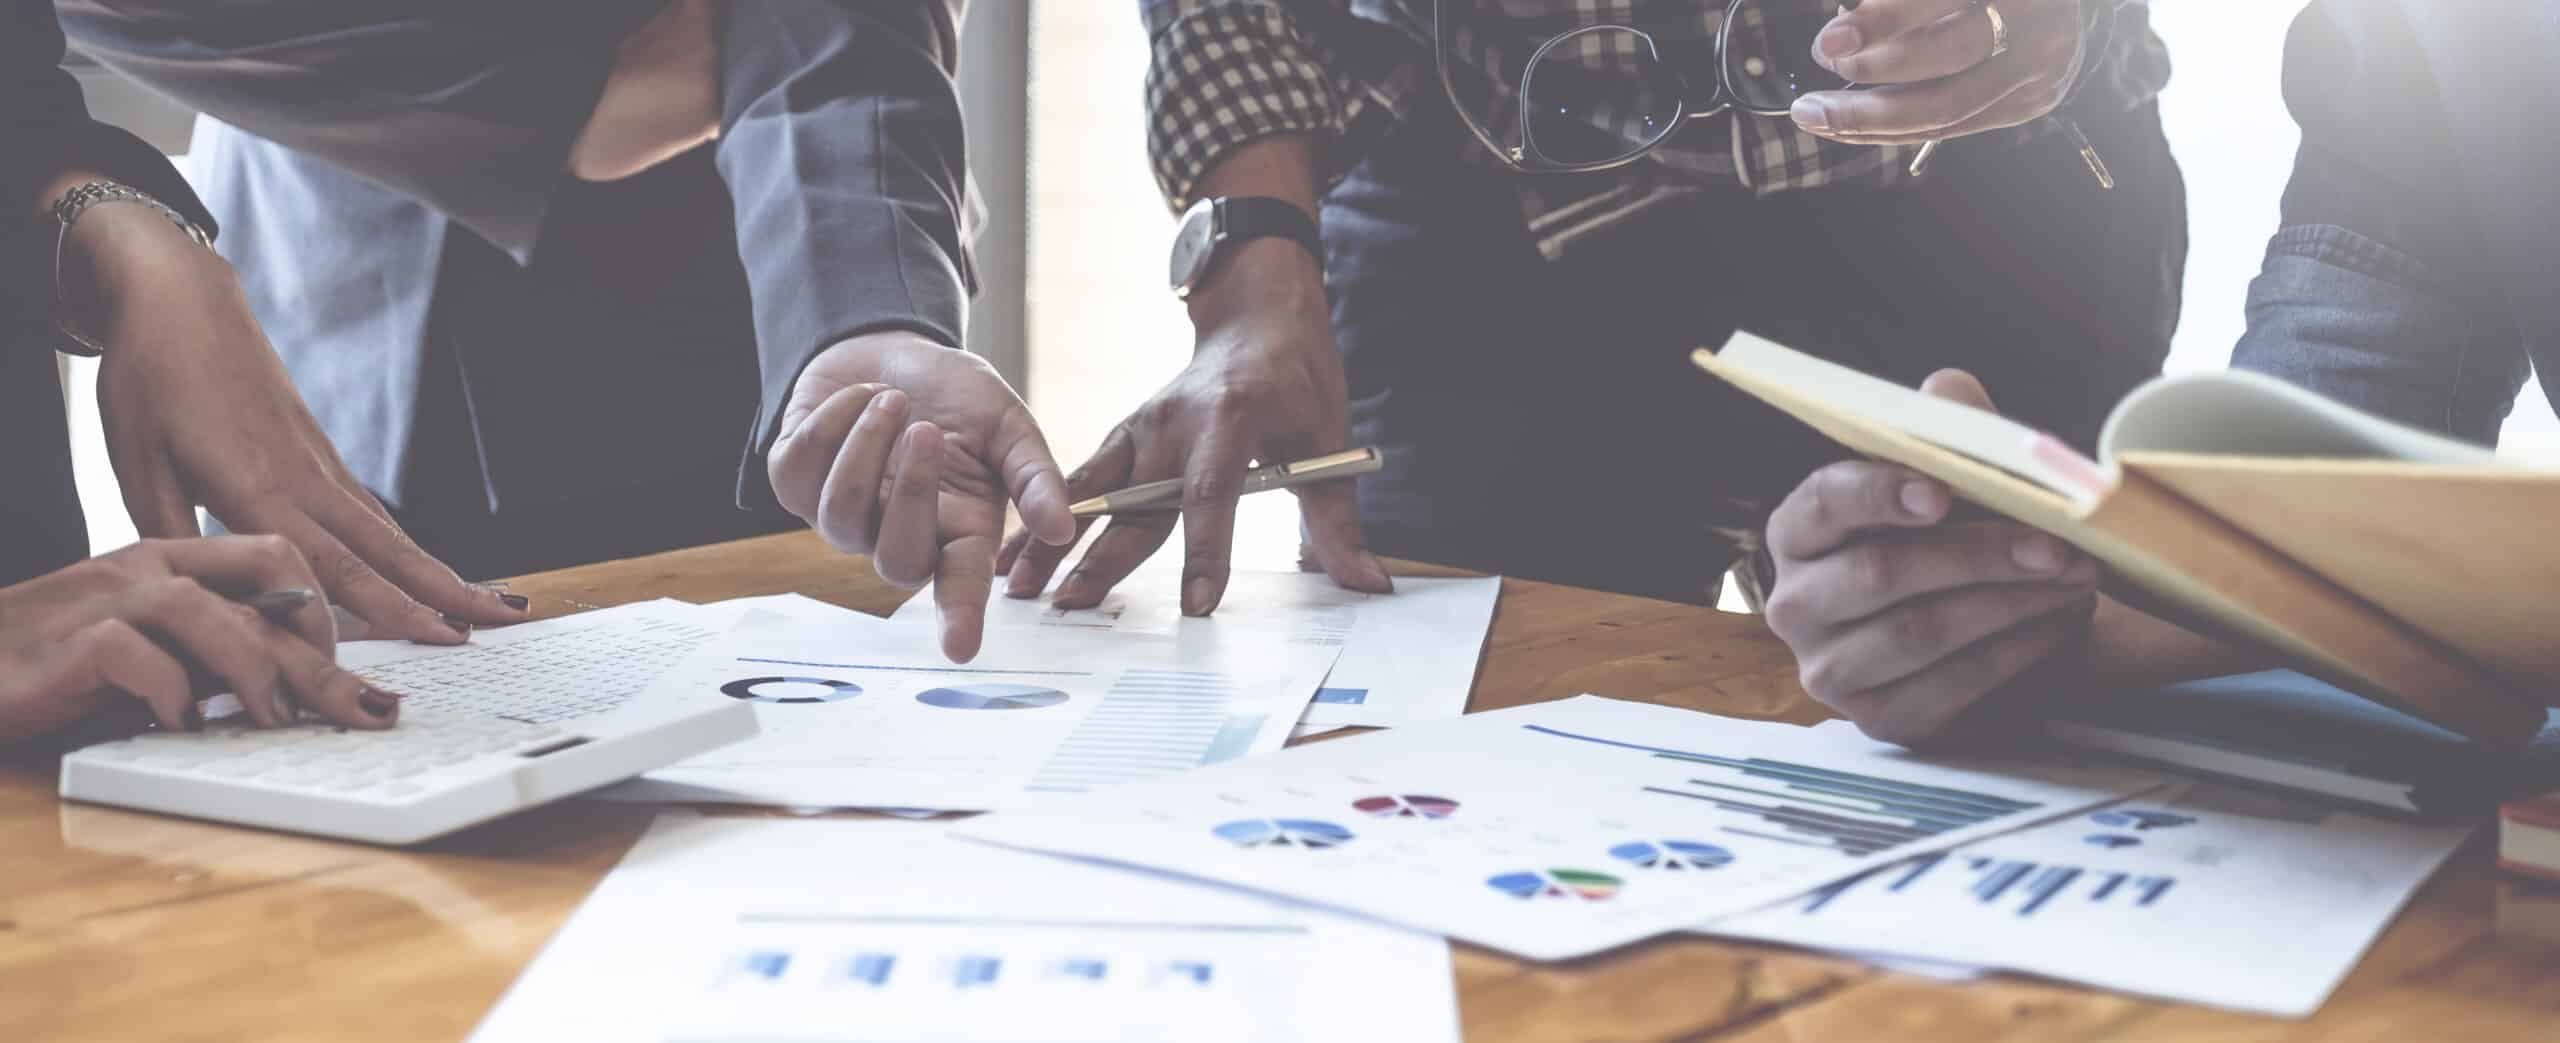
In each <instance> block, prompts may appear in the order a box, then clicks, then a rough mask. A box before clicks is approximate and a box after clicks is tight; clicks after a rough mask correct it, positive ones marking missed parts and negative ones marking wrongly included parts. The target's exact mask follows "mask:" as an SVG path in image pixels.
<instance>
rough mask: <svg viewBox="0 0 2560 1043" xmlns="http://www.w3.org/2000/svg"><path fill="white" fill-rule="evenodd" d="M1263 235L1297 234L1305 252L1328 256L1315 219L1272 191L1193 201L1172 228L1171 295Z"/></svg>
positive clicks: (1186, 290)
mask: <svg viewBox="0 0 2560 1043" xmlns="http://www.w3.org/2000/svg"><path fill="white" fill-rule="evenodd" d="M1264 236H1279V237H1281V238H1285V239H1293V240H1296V241H1297V243H1298V245H1300V246H1303V247H1306V248H1307V253H1309V254H1311V255H1313V256H1315V257H1316V258H1318V259H1322V258H1323V257H1324V240H1323V239H1322V238H1321V237H1320V236H1318V235H1317V233H1316V219H1315V218H1313V217H1309V216H1307V212H1306V211H1304V210H1301V209H1298V206H1297V204H1295V203H1291V202H1289V201H1287V200H1283V199H1273V198H1271V197H1269V196H1221V197H1219V198H1216V199H1203V200H1201V201H1199V202H1197V203H1193V204H1191V209H1189V210H1187V211H1184V212H1183V214H1182V227H1181V228H1180V229H1177V230H1176V231H1175V232H1174V233H1173V266H1172V272H1171V275H1172V282H1173V295H1174V296H1176V297H1184V298H1188V297H1190V296H1191V291H1193V290H1196V289H1199V288H1200V285H1201V284H1202V283H1205V282H1207V281H1209V273H1210V272H1212V271H1215V270H1217V267H1218V260H1219V259H1220V258H1221V257H1223V256H1225V254H1226V253H1227V252H1228V251H1229V250H1232V249H1234V248H1235V247H1236V246H1238V245H1241V244H1243V243H1244V242H1246V241H1248V240H1252V239H1260V238H1262V237H1264Z"/></svg>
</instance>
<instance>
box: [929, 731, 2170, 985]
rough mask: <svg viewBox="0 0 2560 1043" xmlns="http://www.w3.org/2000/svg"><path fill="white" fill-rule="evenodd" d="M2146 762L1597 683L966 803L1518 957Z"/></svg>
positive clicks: (2087, 791) (1942, 839)
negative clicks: (2039, 753)
mask: <svg viewBox="0 0 2560 1043" xmlns="http://www.w3.org/2000/svg"><path fill="white" fill-rule="evenodd" d="M2160 781H2161V780H2160V779H2159V777H2157V776H2154V775H2151V774H2148V773H2142V772H2135V771H2132V770H2129V769H2121V768H2113V767H2084V766H2076V765H2071V764H2066V763H2060V762H2055V761H2048V760H2038V759H2028V758H2024V757H2020V758H2010V759H2000V760H1993V759H1986V758H1973V759H1965V760H1957V759H1941V758H1932V757H1926V756H1922V755H1919V754H1915V753H1912V752H1909V751H1906V750H1902V749H1900V748H1898V747H1893V746H1889V745H1886V744H1883V743H1878V742H1873V741H1870V740H1868V739H1866V738H1865V737H1863V736H1860V735H1858V734H1857V733H1856V732H1855V731H1848V732H1842V731H1838V730H1833V729H1807V728H1799V727H1795V726H1792V725H1786V724H1776V723H1768V722H1753V721H1742V720H1735V719H1731V718H1724V717H1716V716H1711V715H1708V714H1703V713H1696V712H1693V711H1688V710H1680V709H1675V708H1672V707H1664V706H1652V705H1646V704H1640V703H1628V702H1619V701H1616V700H1611V699H1602V698H1599V697H1596V696H1582V697H1580V698H1575V699H1569V700H1564V701H1560V702H1549V703H1539V704H1536V705H1532V706H1523V707H1518V708H1514V709H1508V710H1497V711H1492V712H1489V713H1478V714H1472V715H1469V716H1466V717H1461V718H1458V719H1456V720H1451V721H1443V722H1439V723H1436V724H1427V725H1415V726H1412V727H1406V728H1398V729H1395V730H1392V731H1384V732H1375V733H1371V734H1367V735H1357V736H1352V737H1349V738H1343V739H1336V740H1332V741H1329V742H1323V743H1317V744H1314V745H1309V746H1301V747H1297V748H1294V749H1290V750H1286V751H1283V752H1281V753H1277V754H1273V755H1271V756H1267V757H1256V758H1253V759H1251V760H1248V761H1242V762H1238V763H1233V764H1225V765H1219V766H1216V767H1211V768H1204V769H1201V770H1199V771H1195V772H1192V773H1189V774H1186V775H1183V776H1181V777H1179V778H1171V779H1162V780H1158V781H1154V782H1143V783H1135V784H1131V785H1127V786H1120V787H1115V788H1113V789H1111V790H1109V791H1108V792H1101V793H1093V794H1087V795H1085V796H1082V797H1078V798H1075V799H1073V800H1068V801H1062V802H1060V803H1058V804H1056V805H1053V806H1050V807H1046V808H1043V809H1040V810H1037V811H1024V812H1006V813H1000V814H996V815H991V816H986V817H983V818H979V819H973V820H970V821H965V822H961V823H957V824H956V826H955V830H956V832H958V833H959V834H960V835H962V836H966V837H970V838H973V839H979V840H985V841H989V842H992V843H996V844H1001V845H1005V846H1008V847H1016V848H1025V849H1031V850H1039V851H1047V852H1052V853H1059V854H1067V855H1074V856H1079V857H1086V858H1096V859H1104V860H1108V861H1113V862H1121V863H1127V864H1132V865H1139V866H1145V867H1148V868H1152V869H1160V870H1165V871H1169V872H1176V873H1182V874H1187V875H1191V876H1199V877H1206V878H1209V879H1212V880H1217V881H1221V882H1224V883H1230V884H1236V885H1240V886H1244V887H1249V888H1254V889H1256V890H1262V891H1268V892H1272V893H1276V894H1281V895H1285V896H1288V897H1291V898H1296V899H1301V900H1306V901H1312V902H1317V903H1320V904H1324V905H1330V906H1336V907H1340V908H1343V909H1349V910H1354V911H1357V912H1361V913H1366V914H1368V915H1371V916H1375V917H1378V918H1380V919H1384V920H1388V921H1391V922H1395V923H1401V924H1404V925H1406V926H1409V927H1414V928H1417V929H1421V930H1428V931H1434V932H1438V933H1442V934H1446V935H1449V936H1452V937H1456V938H1463V939H1466V940H1468V941H1472V942H1476V943H1479V944H1482V945H1486V946H1489V947H1492V948H1496V949H1501V950H1504V951H1506V952H1510V953H1515V954H1518V955H1521V956H1526V957H1530V958H1532V959H1563V958H1567V957H1573V956H1580V955H1584V954H1587V953H1592V952H1597V951H1600V950H1602V949H1607V948H1610V947H1613V946H1617V945H1622V944H1625V943H1627V942H1632V941H1636V940H1639V939H1642V938H1646V937H1650V936H1653V935H1656V934H1661V933H1663V932H1666V931H1673V930H1683V929H1687V928H1689V927H1691V926H1694V925H1695V924H1697V923H1698V922H1700V920H1701V919H1702V918H1706V917H1713V916H1718V915H1723V914H1729V913H1736V912H1742V911H1745V910H1749V909H1754V908H1758V907H1760V906H1764V905H1768V904H1770V903H1773V902H1778V901H1782V900H1784V899H1786V898H1788V897H1790V896H1792V895H1798V894H1802V893H1804V892H1806V891H1808V890H1811V889H1813V888H1815V887H1819V886H1822V885H1824V884H1827V883H1830V882H1832V881H1835V880H1839V879H1841V878H1843V877H1847V876H1850V875H1852V874H1855V873H1857V872H1859V871H1861V870H1866V869H1871V868H1874V867H1876V866H1880V865H1884V864H1887V863H1890V862H1893V861H1896V860H1899V859H1901V858H1903V857H1906V856H1908V855H1912V854H1918V853H1922V852H1927V851H1936V850H1943V849H1946V848H1950V847H1955V846H1957V845H1960V844H1963V843H1965V842H1967V841H1971V840H1977V839H1981V838H1983V837H1986V836H1990V835H1994V834H1998V833H2003V832H2007V831H2009V830H2013V829H2016V828H2019V827H2021V826H2025V825H2028V824H2031V823H2034V822H2039V821H2043V820H2045V819H2050V818H2054V817H2057V816H2062V815H2067V814H2072V813H2075V812H2079V811H2082V810H2084V809H2086V808H2089V807H2093V806H2095V805H2098V804H2102V803H2106V802H2109V801H2113V800H2116V799H2119V798H2122V797H2126V796H2130V795H2133V794H2136V793H2140V792H2143V791H2147V790H2149V789H2152V788H2154V787H2156V786H2157V785H2158V784H2159V783H2160Z"/></svg>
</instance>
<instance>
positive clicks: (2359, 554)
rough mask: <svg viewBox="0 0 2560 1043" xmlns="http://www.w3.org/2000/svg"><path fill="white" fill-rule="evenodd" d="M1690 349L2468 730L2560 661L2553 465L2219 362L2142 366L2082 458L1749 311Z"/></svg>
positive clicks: (1971, 491)
mask: <svg viewBox="0 0 2560 1043" xmlns="http://www.w3.org/2000/svg"><path fill="white" fill-rule="evenodd" d="M1697 361H1698V364H1699V365H1700V366H1701V367H1702V368H1704V369H1706V370H1707V371H1708V372H1710V373H1712V374H1714V375H1716V376H1718V377H1720V378H1722V379H1724V380H1726V381H1727V382H1729V383H1732V384H1734V385H1735V386H1737V387H1739V388H1741V389H1743V390H1744V391H1747V392H1749V393H1751V394H1753V395H1755V396H1757V397H1759V398H1761V399H1763V400H1765V401H1767V402H1769V403H1770V404H1772V405H1774V406H1776V407H1778V408H1779V409H1782V410H1784V411H1786V412H1788V413H1790V414H1792V415H1794V416H1795V417H1796V418H1797V419H1799V420H1802V421H1804V422H1806V423H1807V424H1810V425H1812V426H1813V427H1815V428H1816V429H1818V430H1820V431H1822V432H1823V433H1825V434H1827V435H1829V436H1830V437H1832V438H1833V439H1835V440H1837V441H1839V442H1841V443H1842V444H1844V445H1846V446H1848V447H1850V448H1852V449H1855V450H1858V451H1860V452H1863V453H1866V454H1868V455H1870V456H1874V457H1878V458H1881V459H1884V460H1889V461H1892V462H1894V463H1899V464H1902V465H1904V466H1907V467H1911V468H1913V469H1915V470H1918V471H1921V472H1923V473H1926V474H1928V475H1930V476H1932V477H1935V478H1937V479H1939V480H1941V481H1944V482H1946V483H1947V485H1948V486H1949V487H1951V488H1952V489H1954V490H1955V491H1956V493H1957V494H1958V495H1960V496H1963V497H1964V498H1966V499H1969V500H1972V501H1974V502H1976V503H1978V504H1981V505H1982V506H1984V507H1986V508H1989V509H1991V510H1993V511H1996V512H1998V513H2001V514H2004V515H2007V516H2008V517H2010V518H2012V519H2015V520H2017V521H2019V522H2023V523H2025V524H2027V525H2031V526H2033V527H2035V528H2037V529H2041V530H2043V531H2045V532H2048V533H2051V534H2053V535H2055V536H2057V537H2060V538H2062V539H2063V540H2066V541H2068V542H2070V543H2071V544H2073V545H2074V546H2077V547H2078V548H2080V549H2081V550H2083V551H2085V552H2087V553H2089V554H2091V555H2093V556H2095V557H2096V558H2098V559H2099V560H2100V561H2102V562H2104V563H2106V565H2107V566H2108V567H2109V569H2110V573H2111V580H2110V590H2111V591H2117V592H2119V593H2120V596H2123V597H2125V598H2127V599H2128V600H2129V601H2131V602H2132V603H2134V604H2136V605H2137V606H2138V607H2142V608H2144V609H2146V610H2153V611H2155V613H2156V614H2161V615H2163V616H2164V618H2170V619H2172V620H2174V621H2176V622H2180V623H2182V624H2185V625H2189V626H2192V627H2194V628H2196V629H2199V630H2201V631H2203V632H2206V633H2209V634H2213V635H2216V636H2222V637H2227V638H2231V639H2235V640H2239V641H2243V642H2245V643H2248V644H2252V645H2256V646H2259V647H2262V648H2265V649H2268V650H2270V651H2273V652H2275V653H2277V654H2279V655H2281V656H2282V657H2283V658H2285V659H2286V660H2288V661H2291V662H2293V663H2296V664H2299V665H2300V666H2301V667H2302V668H2303V669H2304V670H2306V672H2310V673H2313V674H2316V675H2319V676H2322V677H2324V678H2325V679H2328V680H2331V681H2333V682H2335V683H2337V684H2339V685H2340V686H2342V687H2345V688H2348V689H2350V690H2352V691H2355V692H2357V693H2358V694H2362V695H2365V696H2367V697H2368V698H2373V699H2376V700H2378V701H2383V702H2386V703H2388V704H2390V705H2394V706H2398V707H2400V708H2402V709H2405V710H2407V711H2409V712H2411V713H2414V714H2416V715H2418V716H2421V717H2425V718H2427V719H2429V720H2433V721H2436V722H2438V723H2441V724H2443V725H2445V726H2446V727H2449V728H2452V729H2454V730H2456V731H2459V732H2462V733H2463V734H2466V735H2470V736H2473V737H2475V738H2478V739H2480V740H2482V741H2484V742H2491V743H2502V744H2510V745H2511V744H2516V743H2521V742H2523V741H2524V740H2525V739H2527V738H2529V737H2530V736H2531V735H2532V734H2533V733H2534V732H2535V730H2537V729H2538V728H2539V726H2540V724H2541V722H2542V717H2543V713H2542V710H2541V708H2540V706H2539V705H2538V704H2539V701H2540V700H2539V699H2538V698H2537V695H2536V693H2540V692H2545V691H2549V690H2551V689H2552V687H2553V682H2554V681H2560V643H2554V642H2550V641H2548V640H2547V638H2545V637H2544V635H2543V633H2542V631H2543V630H2544V629H2545V628H2544V627H2543V626H2542V625H2541V623H2540V617H2541V612H2540V606H2541V605H2542V603H2543V602H2545V601H2546V600H2547V597H2548V593H2549V592H2550V591H2552V590H2555V589H2560V556H2555V555H2552V554H2550V553H2547V546H2548V542H2549V541H2548V536H2547V533H2545V532H2544V531H2542V529H2543V527H2544V526H2545V525H2547V522H2545V521H2544V520H2543V519H2546V518H2549V517H2551V516H2552V515H2553V513H2554V510H2553V508H2555V507H2560V474H2554V473H2546V472H2538V471H2531V470H2525V469H2522V468H2518V467H2514V466H2512V465H2508V464H2504V463H2501V462H2500V461H2498V460H2497V458H2495V457H2494V456H2492V455H2491V454H2489V453H2487V452H2486V451H2483V450H2480V449H2477V448H2474V447H2470V446H2466V445H2463V444H2461V443H2457V442H2453V441H2450V440H2447V439H2442V438H2438V437H2435V436H2432V435H2428V434H2426V433H2424V432H2420V431H2415V430H2412V429H2409V428H2405V427H2401V426H2399V425H2396V424H2391V423H2389V422H2386V421H2382V420H2379V419H2376V418H2373V417H2370V416H2366V415H2364V414H2360V413H2357V412H2355V411H2354V410H2351V409H2348V408H2346V407H2344V406H2340V405H2338V404H2336V403H2334V402H2330V401H2328V400H2326V399H2323V398H2320V397H2319V396H2316V395H2313V394H2311V393H2309V392H2306V391H2303V390H2301V389H2298V388H2294V387H2292V386H2290V385H2287V384H2283V383H2281V382H2278V381H2275V380H2272V379H2269V378H2265V377H2261V376H2256V375H2253V374H2248V373H2238V372H2225V373H2213V374H2196V375H2186V376H2179V377H2168V378H2161V379H2158V380H2155V381H2153V382H2151V383H2149V384H2146V385H2144V386H2143V387H2142V388H2140V389H2137V390H2136V391H2135V392H2134V393H2133V394H2132V395H2131V396H2129V397H2128V398H2127V399H2126V400H2125V402H2123V403H2122V404H2120V405H2119V406H2118V407H2117V409H2116V410H2115V412H2114V414H2113V415H2112V416H2111V417H2110V418H2109V419H2108V423H2107V426H2106V430H2105V433H2104V435H2103V436H2102V437H2101V439H2100V454H2099V461H2098V462H2097V463H2096V464H2095V465H2094V468H2093V469H2094V472H2095V476H2096V480H2095V481H2091V480H2090V471H2091V468H2083V467H2080V466H2076V465H2074V463H2073V462H2072V461H2071V460H2069V459H2068V458H2067V457H2063V458H2057V456H2056V454H2054V453H2052V452H2051V451H2050V447H2045V448H2041V449H2040V448H2039V445H2040V443H2039V439H2040V438H2041V437H2042V436H2040V435H2039V434H2038V433H2037V432H2034V431H2032V430H2030V429H2028V428H2026V427H2023V426H2021V425H2018V424H2016V423H2013V422H2010V421H2008V420H2004V419H2002V418H2000V417H1998V416H1996V415H1994V414H1991V413H1988V412H1984V411H1982V410H1978V409H1973V408H1970V407H1967V406H1964V405H1961V404H1958V403H1954V402H1949V401H1945V400H1941V399H1936V398H1931V397H1929V396H1924V395H1922V394H1919V393H1917V392H1914V391H1912V390H1911V389H1908V388H1903V387H1899V386H1896V385H1894V384H1891V383H1889V382H1886V381H1882V380H1877V379H1875V378H1873V377H1869V376H1866V375H1864V374H1861V373H1858V372H1856V371H1854V370H1850V369H1847V368H1845V367H1841V366H1838V365H1834V364H1832V363H1829V362H1825V361H1822V360H1820V359H1816V358H1813V357H1811V356H1807V355H1803V354H1799V353H1797V352H1794V351H1790V350H1788V349H1786V348H1783V347H1780V346H1778V345H1776V344H1772V343H1769V342H1767V341H1765V340H1761V339H1759V338H1756V337H1752V336H1750V335H1748V334H1743V335H1738V336H1736V337H1735V339H1734V340H1733V342H1732V343H1731V344H1729V345H1727V346H1726V348H1725V349H1724V350H1723V351H1722V352H1721V353H1709V352H1705V351H1701V352H1699V353H1698V355H1697Z"/></svg>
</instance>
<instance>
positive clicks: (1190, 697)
mask: <svg viewBox="0 0 2560 1043" xmlns="http://www.w3.org/2000/svg"><path fill="white" fill-rule="evenodd" d="M1332 665H1333V655H1332V651H1331V650H1329V649H1319V648H1310V647H1306V646H1303V645H1296V644H1292V643H1290V642H1289V641H1287V640H1286V639H1284V638H1280V637H1277V636H1272V635H1261V634H1244V633H1237V634H1202V635H1185V636H1182V637H1180V638H1164V637H1153V636H1148V635H1143V634H1111V633H1091V632H1084V631H1075V630H1047V631H1017V632H1013V633H1010V634H1008V635H1006V636H1005V639H1004V640H1002V641H994V640H991V641H989V642H988V643H987V648H986V650H985V651H984V652H983V653H981V654H980V655H979V656H978V658H977V659H976V660H974V661H972V662H969V663H966V664H955V663H952V662H950V661H948V660H946V659H944V658H943V656H942V652H941V644H940V637H939V634H938V633H937V631H936V630H935V629H934V628H933V627H930V626H923V627H919V626H911V625H908V624H904V623H891V622H886V621H883V620H879V619H876V618H873V617H869V616H861V615H857V614H853V613H845V614H843V615H841V616H838V617H833V618H827V617H822V616H813V617H805V618H785V617H782V616H779V615H775V614H771V613H767V612H763V611H750V612H749V613H747V614H746V615H745V617H744V618H743V619H741V620H740V621H739V622H738V623H737V625H736V626H734V627H732V628H731V629H730V630H729V631H728V632H727V633H725V634H723V635H721V636H720V637H718V638H716V639H713V640H712V641H710V642H709V643H707V644H705V645H703V646H702V647H701V648H699V649H696V650H695V652H694V653H693V654H692V655H691V656H689V657H687V658H686V659H685V660H684V661H683V662H681V663H679V664H678V665H677V666H675V667H674V668H673V669H671V670H669V671H667V672H666V673H665V674H663V675H661V676H660V677H659V679H658V680H657V681H656V682H655V683H654V684H652V685H650V687H649V689H648V690H647V691H646V692H645V693H643V695H642V696H641V698H645V699H659V700H700V699H737V700H744V701H746V702H750V703H753V704H754V705H755V710H756V721H757V724H758V725H759V726H760V728H761V731H760V733H759V734H758V735H757V736H756V737H755V738H752V739H749V740H747V741H745V742H741V743H737V744H735V745H732V746H727V747H724V748H721V749H719V750H714V751H712V752H710V753H706V754H703V755H702V756H699V757H695V758H693V759H691V760H688V761H685V762H683V763H680V764H677V765H675V766H673V767H670V768H666V769H663V770H660V771H655V772H651V773H649V774H648V775H647V776H645V777H643V778H640V779H637V780H634V781H632V782H628V783H624V784H622V785H620V786H616V787H612V788H610V789H608V790H606V791H604V795H605V796H607V797H610V798H614V799H626V800H655V801H701V802H731V803H757V804H786V805H794V806H809V807H898V808H932V809H938V810H946V811H977V810H984V809H988V808H1000V807H1012V806H1017V805H1020V804H1023V803H1024V802H1026V801H1034V800H1039V799H1043V798H1047V797H1054V796H1057V795H1062V794H1075V793H1081V792H1083V791H1085V790H1088V789H1095V788H1099V787H1102V786H1109V785H1113V784H1117V783H1122V782H1129V781H1133V780H1138V779H1149V778H1154V777H1157V776H1160V775H1166V774H1170V773H1173V772H1179V771H1183V770H1186V769H1189V768H1194V767H1198V766H1200V765H1203V764H1216V763H1219V762H1221V761H1226V760H1231V759H1234V758H1237V757H1242V756H1244V755H1246V754H1250V753H1262V752H1268V751H1271V750H1276V749H1278V748H1280V745H1281V744H1282V743H1284V742H1286V741H1287V740H1288V736H1289V729H1290V726H1291V725H1292V724H1293V723H1294V722H1295V721H1296V720H1297V718H1298V715H1299V714H1300V713H1301V712H1302V711H1304V710H1305V708H1306V705H1307V701H1308V699H1310V698H1312V697H1313V695H1314V693H1315V689H1316V684H1317V682H1318V681H1320V680H1321V679H1322V678H1323V677H1324V673H1325V671H1326V670H1327V669H1328V668H1330V667H1331V666H1332Z"/></svg>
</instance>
